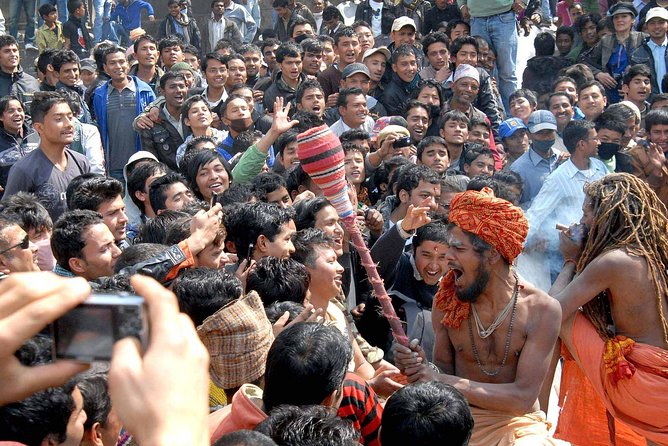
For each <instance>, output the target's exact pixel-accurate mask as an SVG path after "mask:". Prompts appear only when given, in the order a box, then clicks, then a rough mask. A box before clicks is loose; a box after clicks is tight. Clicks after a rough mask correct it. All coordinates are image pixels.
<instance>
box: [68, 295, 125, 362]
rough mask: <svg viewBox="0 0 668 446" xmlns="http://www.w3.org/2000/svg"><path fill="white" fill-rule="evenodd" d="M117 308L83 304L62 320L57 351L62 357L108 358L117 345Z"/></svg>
mask: <svg viewBox="0 0 668 446" xmlns="http://www.w3.org/2000/svg"><path fill="white" fill-rule="evenodd" d="M113 327H114V324H113V308H111V307H104V306H95V307H91V306H82V307H77V308H75V309H74V310H72V311H70V312H68V313H67V314H66V315H64V316H63V317H62V318H61V319H60V320H59V321H58V332H57V335H56V339H55V341H56V350H57V351H58V354H59V356H60V357H64V358H68V357H69V358H82V357H91V358H99V357H108V356H110V353H111V350H112V347H113V345H114V329H113Z"/></svg>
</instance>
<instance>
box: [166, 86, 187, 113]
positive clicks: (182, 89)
mask: <svg viewBox="0 0 668 446" xmlns="http://www.w3.org/2000/svg"><path fill="white" fill-rule="evenodd" d="M162 94H163V95H164V96H165V102H167V105H169V106H170V107H172V108H175V109H179V110H180V109H181V106H182V105H183V102H184V101H185V99H186V95H187V94H188V87H187V86H186V82H185V81H184V80H182V79H178V78H174V79H170V80H168V81H167V82H165V88H164V89H163V91H162Z"/></svg>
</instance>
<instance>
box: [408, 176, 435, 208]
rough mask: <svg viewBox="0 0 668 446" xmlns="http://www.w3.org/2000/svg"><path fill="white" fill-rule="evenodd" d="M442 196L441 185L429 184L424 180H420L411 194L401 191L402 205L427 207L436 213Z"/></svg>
mask: <svg viewBox="0 0 668 446" xmlns="http://www.w3.org/2000/svg"><path fill="white" fill-rule="evenodd" d="M440 196H441V185H440V183H436V184H434V183H429V182H427V181H424V180H420V182H419V183H418V185H417V187H416V188H415V189H413V190H412V191H410V193H408V192H406V191H405V190H400V191H399V199H400V200H401V202H402V203H406V204H408V205H409V206H410V205H411V204H412V205H413V206H416V207H417V206H427V207H428V208H429V210H430V212H436V209H437V208H438V200H439V199H440Z"/></svg>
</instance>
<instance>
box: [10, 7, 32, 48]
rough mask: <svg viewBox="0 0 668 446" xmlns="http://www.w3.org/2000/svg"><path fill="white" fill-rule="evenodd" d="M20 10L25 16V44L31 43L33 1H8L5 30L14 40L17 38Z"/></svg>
mask: <svg viewBox="0 0 668 446" xmlns="http://www.w3.org/2000/svg"><path fill="white" fill-rule="evenodd" d="M21 10H23V12H24V13H25V15H26V34H25V43H32V42H34V41H35V0H9V17H8V25H7V29H8V30H9V34H11V35H12V36H14V38H16V37H17V36H18V33H19V19H20V18H21Z"/></svg>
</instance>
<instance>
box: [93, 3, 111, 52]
mask: <svg viewBox="0 0 668 446" xmlns="http://www.w3.org/2000/svg"><path fill="white" fill-rule="evenodd" d="M93 10H94V11H95V22H93V35H94V36H95V38H94V42H95V44H98V43H100V41H101V40H102V23H103V21H104V20H109V15H110V14H111V1H109V0H93Z"/></svg>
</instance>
